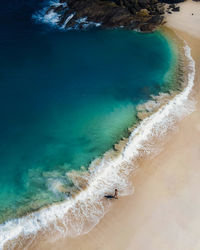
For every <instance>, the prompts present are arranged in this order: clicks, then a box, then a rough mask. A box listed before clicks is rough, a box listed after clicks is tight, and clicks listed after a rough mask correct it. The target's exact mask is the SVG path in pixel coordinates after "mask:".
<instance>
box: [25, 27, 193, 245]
mask: <svg viewBox="0 0 200 250" xmlns="http://www.w3.org/2000/svg"><path fill="white" fill-rule="evenodd" d="M177 33H178V35H179V34H180V33H179V31H177ZM186 40H187V39H186ZM192 47H193V46H192ZM185 119H186V120H187V118H185ZM181 123H182V122H181ZM161 154H162V153H161ZM157 157H158V158H159V157H160V154H159V155H158V156H156V158H157ZM146 161H147V163H146ZM148 161H149V160H148V159H145V160H144V162H143V161H142V167H140V171H139V172H141V171H143V168H145V165H146V164H147V165H148ZM143 165H144V166H143ZM148 171H149V170H147V172H148ZM152 171H154V170H152ZM139 174H140V173H139ZM144 176H145V173H144ZM137 178H138V174H137V177H135V178H134V177H131V179H132V180H131V181H133V180H134V186H135V187H136V188H137V185H136V184H135V182H136V183H137V182H138V181H137ZM141 178H142V177H141ZM141 182H142V180H141ZM140 188H141V187H138V189H140ZM134 196H135V194H134V195H133V196H128V197H120V201H119V202H118V201H117V202H114V204H113V205H114V207H112V209H111V210H110V211H109V212H108V214H106V216H105V217H104V218H103V219H102V221H105V220H106V218H107V217H108V216H112V215H113V214H114V215H115V216H116V217H118V216H117V215H116V211H113V209H115V207H116V206H117V207H118V206H120V205H117V204H118V203H126V202H127V201H128V199H129V198H130V197H131V198H130V199H135V198H134ZM121 200H122V202H121ZM125 200H126V201H125ZM123 201H124V202H123ZM132 202H133V201H132ZM123 206H124V209H125V210H126V209H127V208H126V204H123ZM132 210H134V207H132ZM120 213H124V212H120ZM127 217H128V216H127ZM108 220H110V218H109V219H108ZM117 220H118V218H117ZM102 221H101V222H100V223H99V224H98V225H97V226H96V227H95V228H94V229H93V230H92V231H90V232H89V233H88V234H86V235H83V236H79V237H78V238H76V239H75V240H73V239H66V241H65V240H64V244H68V243H69V242H73V241H74V242H75V241H79V240H80V242H79V243H77V242H75V243H70V244H71V245H72V248H69V249H77V248H78V246H79V245H78V244H82V243H81V241H82V240H83V241H84V239H81V238H84V237H86V238H89V239H91V236H90V234H91V235H93V234H94V233H93V231H95V232H96V230H98V228H99V227H100V228H101V225H102V223H103V222H102ZM111 221H112V223H113V224H116V223H115V221H113V219H111ZM104 223H105V222H104ZM103 230H105V231H106V229H105V228H104V229H103ZM126 231H127V230H126ZM102 233H103V234H104V235H105V233H104V232H103V231H102ZM127 233H128V234H130V232H127ZM95 237H96V236H95ZM112 239H113V240H114V238H112ZM38 240H39V239H38ZM86 241H87V240H86ZM39 242H40V243H41V241H40V240H39ZM61 242H62V243H61ZM36 243H37V242H36ZM113 243H114V242H113ZM45 244H46V245H45ZM55 244H56V245H54V243H53V245H52V244H50V245H49V244H48V243H47V242H43V243H42V245H41V247H42V248H41V247H40V248H39V249H47V248H48V249H51V247H52V249H55V246H56V249H64V248H63V247H64V245H62V244H63V240H62V239H61V240H59V243H58V242H57V243H55ZM73 244H75V246H76V248H74V247H75V246H74V245H73ZM84 244H85V243H84ZM87 244H89V243H88V242H87V243H86V245H85V248H80V249H86V246H87V249H98V248H94V245H93V248H90V246H89V247H88V245H87ZM89 245H90V244H89ZM53 246H54V247H53ZM38 247H39V246H38V245H37V246H36V245H34V246H31V248H30V249H38ZM67 249H68V248H67ZM101 249H104V248H101ZM105 249H111V248H106V246H105ZM112 249H113V248H112ZM114 249H124V248H114ZM127 249H128V248H127ZM141 249H143V248H141ZM144 249H145V248H144ZM163 249H164V248H163Z"/></svg>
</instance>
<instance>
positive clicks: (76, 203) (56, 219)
mask: <svg viewBox="0 0 200 250" xmlns="http://www.w3.org/2000/svg"><path fill="white" fill-rule="evenodd" d="M184 50H185V56H186V57H187V59H188V70H189V72H188V76H187V86H186V87H185V88H184V90H183V91H182V92H181V93H179V94H177V95H176V96H175V97H174V98H173V99H172V100H170V101H169V102H168V103H167V104H166V105H164V106H162V107H161V108H160V109H159V110H158V111H157V112H156V113H154V114H153V115H151V116H150V117H147V118H145V119H144V120H143V121H142V122H141V123H140V124H139V125H138V127H137V128H136V129H134V130H133V132H132V133H131V135H130V137H129V139H128V142H127V144H126V146H125V147H124V148H123V150H122V153H121V154H119V155H118V156H115V157H114V156H113V154H109V152H107V153H106V154H105V155H104V157H103V158H102V159H98V160H96V161H95V162H93V163H92V164H91V167H90V168H89V170H90V178H89V179H88V187H87V188H86V189H85V190H83V191H81V192H80V193H79V194H78V195H77V196H76V197H75V198H71V199H69V200H67V201H65V202H63V203H60V204H55V205H52V206H50V207H48V208H44V209H41V210H40V211H38V212H34V213H31V214H30V215H28V216H25V217H22V218H19V219H14V220H11V221H8V222H5V223H4V224H2V225H0V249H3V247H4V245H5V244H6V243H7V242H8V241H10V240H14V239H17V238H18V237H19V236H23V237H25V238H29V237H31V238H32V239H34V235H36V234H37V232H38V231H40V230H41V229H43V231H45V232H47V231H50V233H55V231H57V232H59V233H60V235H61V236H78V235H80V234H84V233H87V232H88V231H89V230H91V229H92V228H93V227H94V226H95V225H96V224H97V223H98V222H99V221H100V219H101V218H102V217H103V216H104V214H105V212H106V211H107V208H108V207H109V204H110V203H109V202H107V201H106V202H105V200H104V199H103V198H102V197H104V195H105V194H107V193H111V192H113V190H114V189H115V188H116V187H117V188H118V190H119V195H128V194H130V193H131V192H133V188H132V186H131V183H130V182H129V181H128V177H129V174H130V173H131V172H132V171H133V170H134V169H135V168H136V167H137V166H136V165H135V164H134V160H135V159H136V158H138V157H140V156H142V155H141V152H145V153H147V154H149V153H151V151H152V148H151V147H149V142H150V141H151V140H152V138H155V137H162V136H164V135H165V134H166V132H167V131H168V129H169V128H170V127H172V126H174V125H175V123H176V122H177V121H178V120H180V119H182V118H183V117H184V116H186V115H187V114H189V113H191V112H192V111H193V110H194V109H195V102H194V100H191V99H190V98H189V96H190V94H191V91H192V88H193V86H194V77H195V62H194V60H193V59H192V56H191V50H190V48H189V46H187V45H185V47H184ZM72 218H73V220H72ZM12 247H13V245H12V244H9V249H12Z"/></svg>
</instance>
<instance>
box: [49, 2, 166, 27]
mask: <svg viewBox="0 0 200 250" xmlns="http://www.w3.org/2000/svg"><path fill="white" fill-rule="evenodd" d="M52 13H54V14H55V13H56V14H57V16H58V25H59V26H60V27H63V28H68V29H70V28H77V29H84V28H86V27H89V26H101V27H102V28H119V27H123V28H126V29H131V30H133V29H135V30H140V31H144V32H148V31H152V30H154V29H155V28H156V27H157V26H158V25H160V24H162V23H163V21H164V13H165V3H163V2H161V1H159V0H60V1H59V3H55V4H52V5H51V6H50V8H49V9H48V10H47V12H46V14H47V15H51V14H52Z"/></svg>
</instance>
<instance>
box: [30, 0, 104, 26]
mask: <svg viewBox="0 0 200 250" xmlns="http://www.w3.org/2000/svg"><path fill="white" fill-rule="evenodd" d="M48 6H52V7H59V6H62V7H63V8H65V9H66V10H67V3H66V2H65V3H60V2H59V1H50V2H49V3H48ZM48 9H49V7H44V8H43V9H42V10H40V11H37V12H36V13H35V14H33V16H32V18H33V19H34V20H35V21H36V22H40V23H45V24H49V25H51V26H52V27H56V28H58V29H60V30H63V29H66V30H72V29H75V30H76V29H80V27H81V28H84V29H87V28H90V27H100V26H101V23H97V22H91V21H88V20H87V17H83V18H79V19H76V20H75V24H74V26H73V27H69V28H67V27H66V25H67V24H68V23H69V21H70V20H71V19H72V18H73V17H74V16H75V14H76V13H73V14H70V15H69V16H68V17H67V18H66V20H65V22H64V24H63V25H62V26H59V25H58V23H59V21H60V19H61V17H62V15H61V14H58V13H56V12H55V11H54V9H51V10H49V11H48Z"/></svg>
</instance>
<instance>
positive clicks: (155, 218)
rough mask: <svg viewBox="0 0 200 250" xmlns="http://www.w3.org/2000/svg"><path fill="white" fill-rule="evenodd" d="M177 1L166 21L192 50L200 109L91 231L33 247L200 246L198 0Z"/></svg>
mask: <svg viewBox="0 0 200 250" xmlns="http://www.w3.org/2000/svg"><path fill="white" fill-rule="evenodd" d="M179 6H180V12H177V13H173V14H168V15H167V18H166V19H167V23H166V26H167V27H169V28H170V29H172V30H173V31H174V32H175V33H176V34H177V35H178V36H179V37H180V38H182V39H184V40H185V41H186V42H187V43H188V45H189V46H190V48H191V50H192V57H193V59H194V60H195V62H196V77H195V87H194V90H193V98H195V100H196V101H197V105H196V110H195V111H194V112H193V113H192V114H190V115H188V116H187V117H186V118H184V119H183V120H182V121H181V122H180V123H179V124H178V129H177V131H176V132H174V133H173V135H172V136H171V137H170V139H166V141H167V142H166V144H165V146H164V149H163V150H162V152H161V153H159V155H157V156H156V157H154V158H150V159H146V160H145V161H143V162H142V164H141V166H140V169H139V170H138V171H137V174H136V175H134V176H132V177H131V181H132V182H133V185H134V188H135V192H134V194H133V195H130V196H126V197H120V199H119V200H115V201H113V203H112V206H111V208H110V210H109V212H108V213H107V214H106V215H105V216H104V218H103V219H102V220H101V221H100V223H99V224H98V225H97V226H96V227H95V228H94V229H93V230H91V231H90V232H89V233H88V234H86V235H83V236H79V237H77V238H74V239H69V238H64V239H59V240H58V241H53V242H52V238H51V239H48V240H47V241H44V240H42V241H40V240H39V241H37V242H36V243H35V244H34V246H32V247H31V248H29V249H48V250H51V249H52V250H53V249H57V250H61V249H67V250H68V249H69V250H97V249H99V250H100V249H101V250H111V249H112V250H199V249H200V223H199V221H200V196H199V195H198V191H199V190H200V103H199V100H200V91H199V84H200V3H198V2H192V1H190V0H189V1H187V2H184V3H181V4H179ZM192 13H193V15H192Z"/></svg>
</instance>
